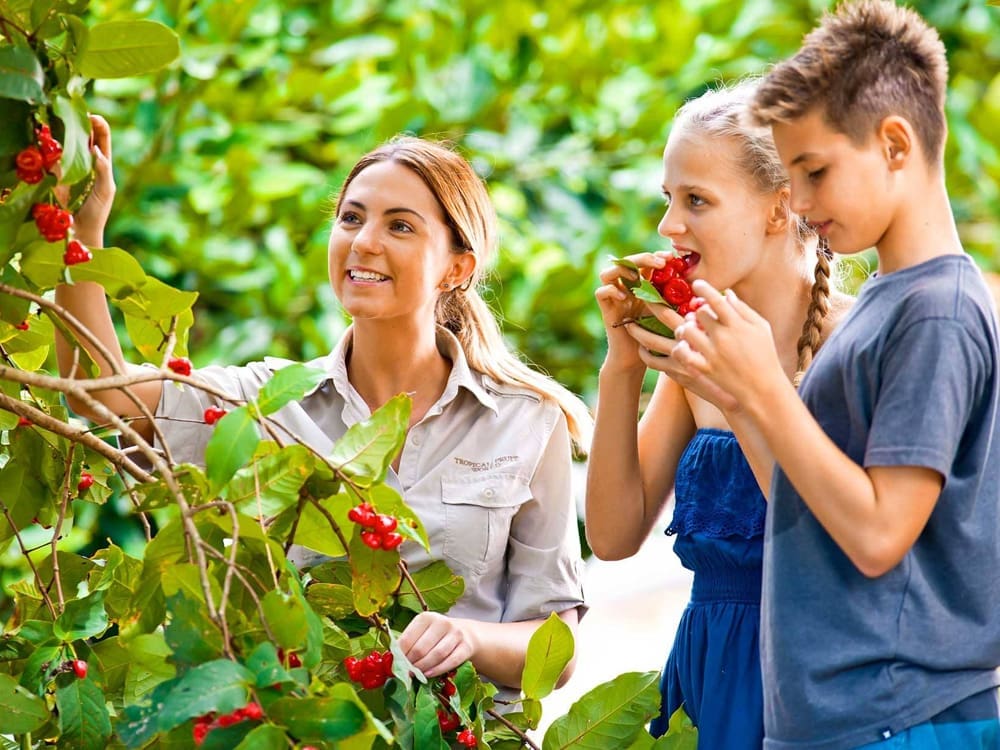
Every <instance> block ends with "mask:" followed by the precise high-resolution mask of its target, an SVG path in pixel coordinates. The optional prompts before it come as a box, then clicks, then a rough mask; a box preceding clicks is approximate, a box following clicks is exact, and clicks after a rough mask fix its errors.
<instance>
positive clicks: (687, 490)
mask: <svg viewBox="0 0 1000 750" xmlns="http://www.w3.org/2000/svg"><path fill="white" fill-rule="evenodd" d="M674 496H675V505H674V517H673V520H671V522H670V525H669V526H668V527H667V530H666V533H667V534H679V535H690V534H695V533H698V534H702V535H704V536H707V537H712V538H716V539H722V538H725V537H732V536H736V537H742V538H743V539H753V538H755V537H760V536H763V534H764V515H765V512H766V510H767V503H766V501H765V500H764V496H763V494H762V493H761V491H760V487H758V486H757V480H756V479H755V478H754V475H753V472H752V471H751V470H750V465H749V464H748V463H747V460H746V457H745V456H744V455H743V451H742V449H741V448H740V444H739V443H738V442H737V441H736V436H735V435H733V433H731V432H729V431H727V430H717V429H711V428H702V429H699V430H698V431H697V432H696V433H695V436H694V437H693V438H692V439H691V442H690V443H688V446H687V448H685V449H684V453H683V454H681V459H680V461H679V462H678V465H677V476H676V478H675V480H674Z"/></svg>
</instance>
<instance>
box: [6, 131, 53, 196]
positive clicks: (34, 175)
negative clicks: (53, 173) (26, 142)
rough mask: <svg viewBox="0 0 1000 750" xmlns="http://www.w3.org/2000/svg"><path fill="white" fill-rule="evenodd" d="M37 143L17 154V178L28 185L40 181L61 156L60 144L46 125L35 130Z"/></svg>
mask: <svg viewBox="0 0 1000 750" xmlns="http://www.w3.org/2000/svg"><path fill="white" fill-rule="evenodd" d="M35 137H36V138H37V139H38V145H34V146H28V147H27V148H25V149H22V150H21V152H20V153H19V154H18V155H17V159H16V160H15V163H16V165H17V179H19V180H21V181H22V182H26V183H28V184H29V185H35V184H37V183H39V182H41V181H42V178H43V177H44V176H45V173H46V172H47V171H49V170H51V169H52V167H54V166H55V165H56V164H58V163H59V160H60V159H61V158H62V146H61V145H60V144H59V141H57V140H56V139H55V138H53V137H52V131H51V130H49V126H48V125H42V126H41V127H39V128H37V129H36V130H35Z"/></svg>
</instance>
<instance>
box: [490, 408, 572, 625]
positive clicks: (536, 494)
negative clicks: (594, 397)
mask: <svg viewBox="0 0 1000 750" xmlns="http://www.w3.org/2000/svg"><path fill="white" fill-rule="evenodd" d="M553 411H554V413H555V420H556V421H555V425H554V428H553V429H552V432H551V434H550V435H549V438H548V442H547V444H546V445H545V447H544V449H543V451H542V455H541V458H540V460H539V462H538V465H537V467H536V469H535V472H534V475H533V476H532V479H531V484H530V488H531V495H532V499H531V500H530V501H529V502H526V503H525V504H524V505H522V506H521V508H520V510H518V512H517V515H516V516H515V517H514V519H513V521H512V523H511V529H510V538H509V539H508V557H507V576H508V591H507V600H506V604H505V606H504V612H503V618H502V619H503V621H504V622H515V621H520V620H533V619H539V618H543V617H547V616H548V615H549V614H550V613H551V612H562V611H564V610H567V609H572V608H573V607H578V606H580V605H581V604H583V601H584V599H583V561H582V559H581V557H580V536H579V531H578V529H577V523H576V506H575V504H574V502H573V493H572V481H571V462H572V457H571V452H570V440H569V431H568V429H567V427H566V419H565V417H564V416H563V414H562V412H561V411H559V410H558V409H555V408H553Z"/></svg>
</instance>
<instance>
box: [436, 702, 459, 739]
mask: <svg viewBox="0 0 1000 750" xmlns="http://www.w3.org/2000/svg"><path fill="white" fill-rule="evenodd" d="M437 715H438V726H439V727H441V731H442V732H443V733H445V734H447V733H448V732H454V731H455V730H456V729H458V728H459V726H461V724H462V720H461V719H460V718H458V714H456V713H453V712H451V711H445V710H444V709H443V708H439V709H438V711H437Z"/></svg>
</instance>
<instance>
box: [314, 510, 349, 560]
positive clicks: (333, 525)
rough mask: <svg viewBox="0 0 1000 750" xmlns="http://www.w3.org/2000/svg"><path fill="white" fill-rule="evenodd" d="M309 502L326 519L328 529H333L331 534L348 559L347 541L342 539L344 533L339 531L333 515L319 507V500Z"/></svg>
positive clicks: (344, 538)
mask: <svg viewBox="0 0 1000 750" xmlns="http://www.w3.org/2000/svg"><path fill="white" fill-rule="evenodd" d="M309 502H311V503H312V504H313V505H315V506H316V510H318V511H319V512H320V513H322V514H323V517H324V518H326V520H327V521H328V522H329V524H330V528H332V529H333V533H334V534H336V535H337V538H338V539H339V540H340V543H341V544H342V545H343V546H344V552H345V553H346V554H347V555H348V557H350V552H349V551H348V547H349V545H348V543H347V539H346V537H344V532H342V531H341V530H340V526H339V525H338V524H337V522H336V521H335V520H334V519H333V515H331V513H330V511H328V510H327V509H326V508H324V507H323V506H322V505H320V504H319V500H317V499H316V498H314V497H310V498H309Z"/></svg>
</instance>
